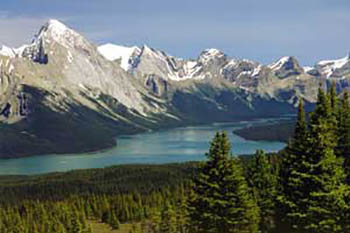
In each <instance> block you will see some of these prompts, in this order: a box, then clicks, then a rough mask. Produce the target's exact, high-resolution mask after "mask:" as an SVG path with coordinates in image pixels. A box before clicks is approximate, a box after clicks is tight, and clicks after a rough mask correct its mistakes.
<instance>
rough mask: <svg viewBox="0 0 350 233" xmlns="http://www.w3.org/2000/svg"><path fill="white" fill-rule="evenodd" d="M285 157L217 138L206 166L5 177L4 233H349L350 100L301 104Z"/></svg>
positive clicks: (332, 93)
mask: <svg viewBox="0 0 350 233" xmlns="http://www.w3.org/2000/svg"><path fill="white" fill-rule="evenodd" d="M293 135H294V136H293V137H292V138H291V139H290V140H289V142H288V145H287V147H286V148H285V149H284V150H283V151H281V152H280V153H278V154H269V155H267V154H265V153H264V152H263V151H257V152H256V154H255V155H254V156H252V157H249V158H248V157H245V158H239V157H234V156H232V154H231V145H230V142H229V140H228V137H227V135H226V133H225V132H218V133H217V134H216V135H215V136H214V138H213V140H212V142H211V144H210V148H209V151H208V153H207V154H206V156H207V160H206V161H204V162H198V163H185V164H170V165H132V166H131V165H130V166H117V167H110V168H105V169H89V170H81V171H73V172H69V173H56V174H49V175H40V176H29V177H26V176H23V177H18V176H14V177H12V176H8V177H1V178H0V193H1V196H0V233H17V232H18V233H51V232H58V233H83V232H85V233H88V232H92V228H91V225H90V223H91V221H98V222H101V223H106V224H109V225H110V226H111V227H112V228H114V229H119V228H120V225H121V224H125V223H129V224H135V225H136V224H138V226H139V227H133V228H131V230H130V232H139V233H140V232H149V233H187V232H188V233H195V232H196V233H201V232H212V233H230V232H232V233H257V232H262V233H277V232H278V233H294V232H295V233H338V232H339V233H340V232H342V233H344V232H345V233H346V232H350V202H349V201H350V188H349V185H350V171H349V170H350V100H349V94H348V93H344V95H343V96H342V97H341V98H340V97H338V96H337V93H336V87H335V85H333V86H332V87H331V88H330V90H329V91H324V90H323V89H322V88H320V89H319V94H318V101H317V104H316V107H315V109H314V111H313V112H311V113H310V114H306V113H305V111H304V106H303V102H302V101H300V104H299V111H298V119H297V122H296V125H295V129H294V134H293Z"/></svg>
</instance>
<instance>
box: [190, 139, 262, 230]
mask: <svg viewBox="0 0 350 233" xmlns="http://www.w3.org/2000/svg"><path fill="white" fill-rule="evenodd" d="M230 151H231V145H230V142H229V140H228V138H227V135H226V133H217V134H216V135H215V137H214V139H213V141H212V143H211V146H210V149H209V153H208V154H207V157H208V161H207V162H206V163H204V164H203V165H202V166H201V167H200V169H199V174H198V175H197V177H196V178H195V179H194V184H193V187H192V190H193V193H192V195H191V198H190V200H189V212H190V214H189V217H190V222H191V230H192V231H193V232H213V233H215V232H217V233H229V232H257V231H258V222H259V210H258V208H257V205H256V203H255V202H254V200H253V197H252V195H251V194H250V192H249V189H248V185H247V181H246V179H245V177H244V171H243V167H242V165H241V162H240V161H239V159H237V158H233V157H232V156H231V152H230Z"/></svg>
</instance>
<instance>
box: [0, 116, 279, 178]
mask: <svg viewBox="0 0 350 233" xmlns="http://www.w3.org/2000/svg"><path fill="white" fill-rule="evenodd" d="M283 119H285V118H283ZM279 120H281V118H279V119H260V120H255V121H241V122H233V123H214V124H210V125H200V126H191V127H181V128H173V129H168V130H162V131H155V132H148V133H141V134H135V135H128V136H121V137H118V138H117V144H118V145H117V147H114V148H111V149H109V150H105V151H100V152H96V153H84V154H65V155H42V156H33V157H28V158H19V159H7V160H5V159H3V160H0V175H31V174H40V173H48V172H58V171H68V170H72V169H84V168H102V167H106V166H111V165H117V164H135V163H157V164H161V163H174V162H185V161H198V160H203V159H205V152H206V151H208V148H209V142H210V140H211V139H212V138H213V136H214V134H215V132H216V131H218V130H225V131H227V133H228V135H229V138H230V140H231V143H232V151H233V154H235V155H241V154H252V153H254V152H255V151H256V150H257V149H263V150H265V151H266V152H274V151H278V150H280V149H282V148H283V147H284V146H285V144H284V143H282V142H273V141H249V140H245V139H243V138H241V137H239V136H237V135H235V134H233V133H232V131H233V130H235V129H239V128H242V127H247V126H254V125H262V124H271V123H273V122H278V121H279Z"/></svg>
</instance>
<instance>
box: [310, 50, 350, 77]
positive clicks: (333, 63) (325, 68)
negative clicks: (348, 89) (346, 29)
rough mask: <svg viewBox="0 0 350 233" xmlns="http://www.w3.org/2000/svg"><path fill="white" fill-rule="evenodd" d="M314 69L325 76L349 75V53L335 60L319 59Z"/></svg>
mask: <svg viewBox="0 0 350 233" xmlns="http://www.w3.org/2000/svg"><path fill="white" fill-rule="evenodd" d="M315 69H316V70H317V71H318V72H319V74H320V75H321V76H325V77H327V78H330V77H334V78H343V77H345V76H348V75H350V55H348V56H346V57H344V58H340V59H336V60H324V61H320V62H318V63H317V65H316V67H315Z"/></svg>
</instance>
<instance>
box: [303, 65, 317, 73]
mask: <svg viewBox="0 0 350 233" xmlns="http://www.w3.org/2000/svg"><path fill="white" fill-rule="evenodd" d="M314 69H315V67H312V66H304V67H303V70H304V72H305V73H307V72H309V71H311V70H314Z"/></svg>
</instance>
